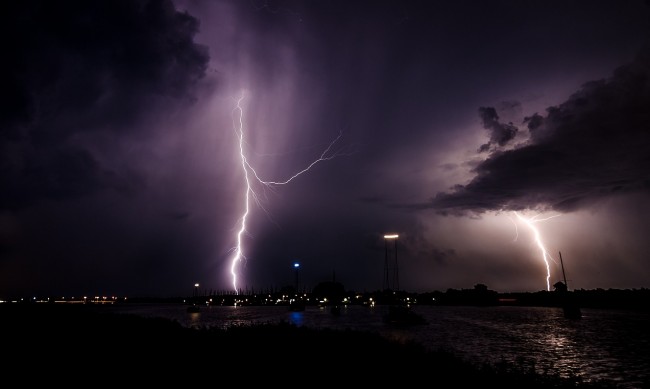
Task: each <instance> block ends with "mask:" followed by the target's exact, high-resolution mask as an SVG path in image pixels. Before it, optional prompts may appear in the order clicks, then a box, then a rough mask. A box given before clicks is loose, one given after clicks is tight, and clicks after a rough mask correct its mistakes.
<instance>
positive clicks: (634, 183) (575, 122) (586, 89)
mask: <svg viewBox="0 0 650 389" xmlns="http://www.w3.org/2000/svg"><path fill="white" fill-rule="evenodd" d="M648 80H650V51H648V48H646V49H645V50H643V51H642V52H641V53H639V55H638V56H637V57H636V58H635V60H634V61H633V62H632V63H630V64H627V65H625V66H621V67H619V68H618V69H616V71H615V72H614V74H613V75H612V76H611V77H609V78H608V79H603V80H596V81H592V82H588V83H586V84H584V85H583V86H582V88H581V89H580V90H579V91H577V92H576V93H574V94H573V95H572V96H571V97H570V98H569V99H568V100H567V101H565V102H564V103H562V104H559V105H557V106H552V107H549V108H548V109H547V110H546V112H545V114H543V115H542V114H537V113H536V114H534V115H531V116H530V117H527V118H526V119H525V123H526V124H527V126H528V129H529V131H530V138H529V141H528V142H527V143H525V144H523V145H521V146H518V147H517V148H515V149H512V150H505V151H500V150H494V151H493V152H492V153H491V154H489V156H488V157H487V158H486V159H485V160H484V161H482V162H481V163H480V164H479V165H478V166H476V167H475V168H474V173H475V176H474V178H473V179H472V180H471V181H470V182H469V183H468V184H465V185H458V186H456V187H455V188H453V189H452V190H451V191H448V192H441V193H438V194H437V195H435V196H434V197H433V199H432V200H431V202H430V203H429V204H428V205H425V206H423V207H431V208H435V209H437V210H440V211H442V212H448V213H456V212H460V213H462V212H464V211H472V212H478V213H481V212H485V211H492V210H521V209H539V210H545V209H546V210H548V209H552V210H556V211H561V212H570V211H575V210H578V209H581V208H583V207H587V206H589V205H591V204H594V203H596V202H599V201H600V200H603V199H605V198H609V197H612V196H616V195H619V194H626V193H636V192H640V193H646V194H647V192H648V190H649V189H650V176H648V172H649V171H650V157H649V155H650V136H649V135H650V133H649V130H648V129H650V116H649V115H648V113H647V112H648V111H647V107H649V106H650V82H649V81H648ZM480 114H481V118H482V119H483V123H484V126H485V127H486V128H489V129H491V130H492V134H491V137H490V142H489V143H488V144H486V145H484V146H483V147H482V151H483V150H484V149H485V150H487V146H489V145H492V144H494V143H496V144H498V145H502V144H505V143H506V142H507V141H508V140H510V139H511V136H510V135H514V133H515V132H516V130H515V129H514V127H513V126H511V125H510V124H504V123H500V122H498V117H497V115H496V112H495V111H494V109H491V108H481V111H480Z"/></svg>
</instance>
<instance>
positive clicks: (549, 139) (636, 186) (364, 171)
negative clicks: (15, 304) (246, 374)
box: [0, 0, 650, 299]
mask: <svg viewBox="0 0 650 389" xmlns="http://www.w3.org/2000/svg"><path fill="white" fill-rule="evenodd" d="M2 8H3V10H2V13H1V14H0V15H1V16H0V17H1V18H2V21H1V23H0V39H1V42H0V43H1V46H0V47H1V50H2V59H1V60H0V64H1V65H0V66H1V68H0V85H1V86H2V87H1V88H0V103H1V104H0V150H1V153H0V189H1V190H0V299H2V298H12V297H14V296H23V295H25V296H27V295H30V296H31V295H34V296H41V295H57V294H58V295H80V294H88V295H117V296H123V295H128V296H134V295H137V296H176V295H189V294H190V293H192V289H193V286H194V283H196V282H198V283H200V285H201V288H202V289H206V290H207V289H216V290H233V279H232V276H231V274H230V268H231V263H232V260H233V257H234V255H235V251H234V248H235V247H236V245H237V232H238V231H239V229H240V228H241V221H242V220H241V217H242V215H243V212H244V211H245V194H246V192H245V188H246V181H245V175H244V169H243V166H242V159H241V155H240V149H239V141H240V139H239V136H240V135H241V133H240V132H238V131H239V129H238V124H239V122H238V120H239V119H238V118H239V116H238V114H239V113H241V114H242V116H241V118H242V123H243V127H242V129H243V134H244V141H243V150H244V153H245V155H246V165H245V166H247V167H248V173H249V175H248V176H249V179H250V180H251V183H252V189H253V190H254V192H255V195H256V196H255V197H251V199H250V203H249V204H250V211H249V213H248V216H247V218H246V227H247V228H246V233H245V234H242V246H241V247H242V249H243V254H244V255H245V258H244V259H242V261H240V262H238V263H237V266H235V270H236V272H237V274H238V281H237V283H238V287H239V288H241V289H242V290H246V289H247V288H249V289H250V288H255V289H266V288H280V287H282V286H285V285H292V284H293V283H294V275H295V274H294V269H293V266H292V264H293V263H294V262H296V261H297V262H300V263H301V268H300V281H301V283H302V284H303V285H304V287H306V288H310V287H313V286H315V285H316V284H317V283H318V282H320V281H329V280H332V279H333V278H335V279H336V281H339V282H341V283H342V284H343V285H344V286H345V288H346V289H348V290H356V291H374V290H378V289H381V288H382V286H383V285H382V281H383V272H384V260H385V247H386V246H385V243H386V242H385V240H384V238H383V236H384V234H386V233H397V234H399V238H398V239H397V255H398V263H399V283H400V285H399V286H400V288H401V289H405V290H409V291H414V292H423V291H433V290H440V291H445V290H447V289H448V288H456V289H462V288H473V287H474V285H476V284H479V283H481V284H485V285H487V286H488V288H490V289H492V290H496V291H499V292H526V291H531V292H535V291H540V290H546V289H547V282H546V276H547V270H546V265H545V263H544V259H543V256H542V252H541V250H540V248H539V247H538V245H537V244H536V242H535V237H534V234H533V233H532V231H531V229H530V228H529V227H528V226H527V225H526V224H525V223H524V222H522V220H520V219H519V218H518V217H517V216H516V215H517V214H516V213H515V212H517V213H518V214H519V215H521V216H523V217H527V218H532V217H535V215H538V216H536V217H537V219H536V220H538V221H539V222H537V223H535V224H534V226H535V227H537V228H538V229H539V233H540V237H541V239H542V240H543V243H544V245H545V248H546V249H547V250H548V254H549V255H550V256H549V258H548V261H549V269H550V283H551V285H552V284H553V283H555V282H557V281H560V280H561V279H562V272H561V268H560V262H559V253H560V252H561V255H562V258H563V261H564V266H565V270H566V272H567V278H568V284H569V288H570V289H595V288H603V289H609V288H644V287H649V286H650V285H649V280H650V239H648V231H650V201H649V200H650V45H649V42H648V33H649V32H650V23H649V22H650V18H649V16H650V6H649V5H648V4H646V2H643V1H616V0H611V1H592V0H581V1H566V0H562V1H514V0H510V1H493V0H488V1H448V2H443V1H422V2H418V1H392V2H389V1H342V0H341V1H320V0H312V1H272V0H268V1H263V0H255V1H253V0H251V1H247V0H242V1H234V0H233V1H226V0H224V1H212V0H202V1H199V0H196V1H192V0H188V1H177V2H172V1H163V0H161V1H153V0H151V1H147V0H142V1H132V0H95V1H82V0H78V1H70V0H62V1H45V0H44V1H10V2H4V3H3V4H2ZM238 101H240V105H241V109H242V110H241V111H238V110H237V109H236V107H237V102H238ZM339 136H340V137H339ZM337 137H339V138H337ZM334 140H336V142H334V143H333V144H332V147H331V148H330V149H329V153H327V154H325V156H326V157H332V158H329V159H326V160H322V161H320V162H318V163H316V164H314V165H313V166H312V167H311V169H310V170H309V171H306V172H305V173H303V174H302V175H299V176H298V177H296V178H294V179H293V180H292V181H291V182H289V183H287V184H286V185H270V186H264V185H262V184H260V183H259V182H256V178H255V176H254V175H252V174H251V173H252V170H251V169H254V170H255V172H256V173H257V174H258V177H259V178H260V179H261V180H263V181H276V182H280V181H285V180H287V179H288V178H290V177H291V176H293V175H294V174H295V173H297V172H300V171H302V170H303V169H305V168H306V167H308V166H309V165H310V163H312V162H314V161H315V160H317V159H318V158H319V157H321V154H322V153H323V152H324V151H326V149H327V147H328V146H329V145H330V144H331V142H333V141H334ZM251 196H252V193H251ZM255 200H257V202H256V201H255ZM393 244H394V242H393V241H390V245H391V250H392V249H393ZM391 255H393V252H392V251H391Z"/></svg>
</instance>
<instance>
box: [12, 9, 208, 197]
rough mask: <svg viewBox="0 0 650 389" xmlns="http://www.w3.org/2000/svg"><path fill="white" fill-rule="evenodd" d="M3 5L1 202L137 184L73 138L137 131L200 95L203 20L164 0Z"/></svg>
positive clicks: (204, 60) (203, 61)
mask: <svg viewBox="0 0 650 389" xmlns="http://www.w3.org/2000/svg"><path fill="white" fill-rule="evenodd" d="M2 7H3V12H2V15H3V16H2V22H1V23H0V44H1V47H2V57H3V60H2V62H1V65H0V66H1V68H0V85H2V87H1V88H0V106H1V107H2V109H0V150H1V154H0V155H1V156H0V186H2V188H3V190H2V192H1V193H2V194H0V209H15V208H19V207H23V206H26V205H29V204H32V203H33V202H34V201H37V200H39V199H41V198H54V199H57V198H69V197H77V196H82V195H85V194H89V193H92V192H94V191H96V190H97V189H98V188H102V187H113V188H115V187H124V186H125V185H127V184H126V183H125V182H124V180H125V178H124V177H123V176H122V173H120V172H114V171H111V170H110V169H108V168H106V167H102V166H101V165H100V164H99V162H98V161H97V160H96V158H95V157H94V156H93V155H92V153H91V152H90V151H89V150H86V149H84V147H83V146H81V145H79V144H78V143H75V142H73V141H72V140H71V139H72V138H73V137H74V136H75V135H76V134H80V133H87V132H89V131H94V130H98V129H101V130H103V131H113V132H120V131H132V130H133V125H134V124H135V123H136V122H137V120H138V119H139V118H140V117H141V116H142V115H143V113H146V112H147V110H148V109H153V107H158V108H160V107H161V106H165V105H166V102H168V101H171V100H185V101H189V100H191V99H192V95H191V93H190V92H191V90H192V88H193V87H194V86H195V85H196V83H197V81H198V80H199V79H201V78H202V77H203V75H204V72H205V69H206V65H207V61H208V54H207V50H206V49H205V48H204V47H201V46H199V45H197V44H195V43H194V42H193V37H194V35H195V34H196V33H197V31H198V21H197V20H196V19H195V18H194V17H192V16H190V15H188V14H186V13H180V12H177V11H176V10H175V8H174V6H173V4H172V3H171V2H170V1H164V0H154V1H146V0H142V1H127V0H116V1H103V0H102V1H77V0H66V1H56V2H53V1H24V2H23V1H16V2H8V3H4V4H3V5H2ZM121 176H122V177H121Z"/></svg>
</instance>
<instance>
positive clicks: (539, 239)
mask: <svg viewBox="0 0 650 389" xmlns="http://www.w3.org/2000/svg"><path fill="white" fill-rule="evenodd" d="M515 216H517V219H519V220H520V221H521V222H523V223H524V224H525V225H526V226H528V228H530V230H531V231H532V232H533V236H534V237H535V243H536V244H537V247H538V248H539V251H541V254H542V260H543V261H544V264H545V265H546V290H548V291H550V290H551V266H550V264H549V262H548V260H549V258H550V259H551V260H553V262H555V259H554V258H553V257H552V256H551V254H549V252H548V250H546V247H545V246H544V241H543V240H542V234H541V233H540V231H539V229H538V228H537V227H536V226H535V223H539V222H543V221H546V220H549V219H553V218H556V217H558V216H560V215H553V216H549V217H546V218H543V219H540V218H539V216H540V215H539V214H537V215H535V216H533V217H530V218H527V217H524V216H521V215H520V214H519V212H516V211H515ZM516 226H517V225H516V224H515V227H516ZM518 234H519V233H518V232H517V236H518ZM515 240H517V237H515Z"/></svg>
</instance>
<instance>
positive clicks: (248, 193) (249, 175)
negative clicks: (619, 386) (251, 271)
mask: <svg viewBox="0 0 650 389" xmlns="http://www.w3.org/2000/svg"><path fill="white" fill-rule="evenodd" d="M243 100H244V97H243V96H242V97H240V98H238V99H236V105H235V108H233V110H232V120H233V128H234V131H235V133H236V134H237V138H238V140H239V157H240V160H241V168H242V171H243V173H244V180H245V182H246V188H245V190H244V213H243V214H242V216H241V218H240V219H239V220H240V223H241V224H240V227H239V231H237V246H236V247H235V248H234V253H235V255H234V257H233V258H232V262H231V264H230V274H231V275H232V286H233V288H234V289H235V293H238V288H237V285H238V273H237V267H238V265H239V263H240V262H241V261H242V260H244V259H246V256H245V255H244V250H243V237H244V234H245V233H246V221H247V219H248V216H249V214H250V212H251V204H250V203H251V198H252V199H253V200H254V201H255V203H256V204H257V205H258V206H259V207H260V208H262V209H263V210H264V211H266V210H265V209H264V207H263V206H262V204H261V202H260V200H259V196H258V194H257V192H255V190H254V189H253V182H254V181H256V182H258V183H259V184H261V185H263V186H264V187H265V188H272V187H273V186H277V185H286V184H288V183H290V182H291V181H293V180H294V179H295V178H297V177H298V176H300V175H302V174H303V173H306V172H308V171H309V170H310V169H311V168H312V167H314V165H316V164H317V163H319V162H323V161H328V160H331V159H333V158H336V157H338V156H341V155H349V154H351V153H350V152H347V151H343V150H339V151H336V152H332V151H331V150H332V147H333V146H334V144H335V143H336V142H338V141H339V139H340V138H341V136H342V134H341V133H339V135H338V136H337V137H336V138H335V139H334V140H333V141H332V142H331V143H330V144H329V146H327V148H326V149H325V150H324V151H323V152H322V153H321V155H320V157H319V158H318V159H316V160H315V161H313V162H311V163H310V164H309V165H307V167H305V168H304V169H302V170H299V171H298V172H297V173H295V174H293V175H291V176H290V177H289V178H288V179H286V180H284V181H268V180H263V179H262V178H260V176H259V175H258V173H257V171H256V170H255V169H254V168H253V166H251V164H250V162H249V161H248V158H247V157H246V150H245V145H246V141H245V138H244V109H243V108H242V106H241V103H242V101H243Z"/></svg>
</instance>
